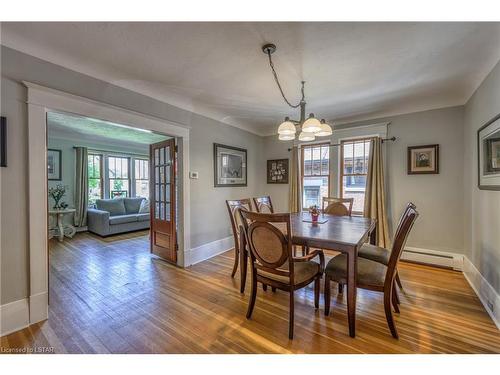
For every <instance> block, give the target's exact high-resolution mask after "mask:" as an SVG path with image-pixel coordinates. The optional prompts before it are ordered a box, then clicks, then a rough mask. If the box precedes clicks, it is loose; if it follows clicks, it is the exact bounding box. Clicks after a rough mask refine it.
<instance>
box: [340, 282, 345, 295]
mask: <svg viewBox="0 0 500 375" xmlns="http://www.w3.org/2000/svg"><path fill="white" fill-rule="evenodd" d="M342 293H344V285H343V284H342V283H339V294H342Z"/></svg>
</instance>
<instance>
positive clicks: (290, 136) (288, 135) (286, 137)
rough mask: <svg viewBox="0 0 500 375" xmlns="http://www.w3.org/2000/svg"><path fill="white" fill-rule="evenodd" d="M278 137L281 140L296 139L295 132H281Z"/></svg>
mask: <svg viewBox="0 0 500 375" xmlns="http://www.w3.org/2000/svg"><path fill="white" fill-rule="evenodd" d="M278 139H279V140H280V141H293V140H294V139H295V134H280V135H279V136H278Z"/></svg>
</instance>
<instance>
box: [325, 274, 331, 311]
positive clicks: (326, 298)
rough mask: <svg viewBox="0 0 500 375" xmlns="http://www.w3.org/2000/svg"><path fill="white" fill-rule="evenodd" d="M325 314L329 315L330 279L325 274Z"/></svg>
mask: <svg viewBox="0 0 500 375" xmlns="http://www.w3.org/2000/svg"><path fill="white" fill-rule="evenodd" d="M324 293H325V316H328V315H330V279H329V278H328V276H326V275H325V290H324Z"/></svg>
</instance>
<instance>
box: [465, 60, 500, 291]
mask: <svg viewBox="0 0 500 375" xmlns="http://www.w3.org/2000/svg"><path fill="white" fill-rule="evenodd" d="M499 113H500V62H499V63H498V64H497V65H496V67H495V68H494V69H493V70H492V72H491V73H490V74H489V75H488V77H487V78H486V79H485V80H484V81H483V83H482V84H481V86H480V87H479V88H478V89H477V91H476V92H475V93H474V95H473V96H472V97H471V98H470V99H469V101H468V102H467V104H466V105H465V116H464V119H465V121H464V123H465V143H464V154H465V155H468V157H467V158H465V164H464V175H465V215H464V217H465V247H466V250H467V251H466V255H467V257H468V258H469V259H470V261H471V262H472V264H474V266H475V267H476V268H477V269H478V270H479V272H480V273H481V274H482V275H483V277H484V278H485V279H486V280H487V281H488V282H489V283H490V284H491V285H492V286H493V288H494V289H495V290H496V292H497V293H500V191H488V190H479V189H478V187H477V130H478V129H479V128H480V127H481V126H483V125H484V124H485V123H486V122H487V121H489V120H490V119H492V118H493V117H494V116H496V115H498V114H499Z"/></svg>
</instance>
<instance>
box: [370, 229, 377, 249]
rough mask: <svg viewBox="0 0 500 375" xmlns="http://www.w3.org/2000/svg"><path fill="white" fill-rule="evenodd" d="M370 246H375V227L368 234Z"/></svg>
mask: <svg viewBox="0 0 500 375" xmlns="http://www.w3.org/2000/svg"><path fill="white" fill-rule="evenodd" d="M370 244H372V245H377V227H375V228H373V230H372V232H371V233H370Z"/></svg>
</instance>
